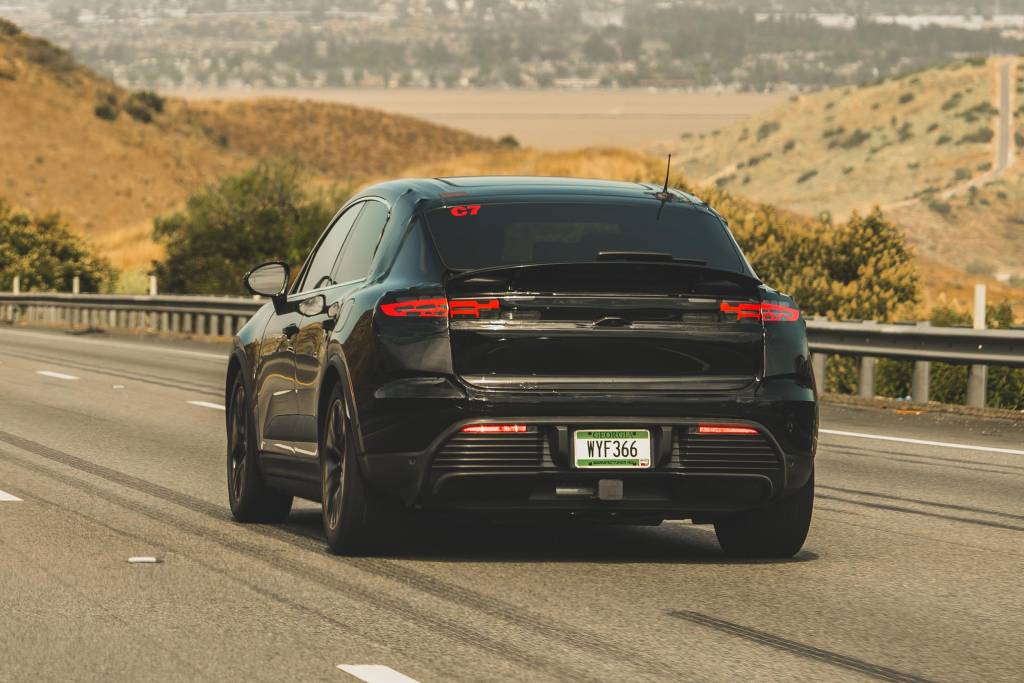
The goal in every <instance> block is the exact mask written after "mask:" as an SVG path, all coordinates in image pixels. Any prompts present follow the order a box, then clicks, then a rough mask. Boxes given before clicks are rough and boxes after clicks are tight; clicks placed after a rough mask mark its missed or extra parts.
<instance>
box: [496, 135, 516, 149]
mask: <svg viewBox="0 0 1024 683" xmlns="http://www.w3.org/2000/svg"><path fill="white" fill-rule="evenodd" d="M498 145H499V146H501V147H505V148H507V149H519V147H520V145H519V140H518V139H517V138H516V136H514V135H502V136H501V137H500V138H498Z"/></svg>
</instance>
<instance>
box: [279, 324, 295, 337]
mask: <svg viewBox="0 0 1024 683" xmlns="http://www.w3.org/2000/svg"><path fill="white" fill-rule="evenodd" d="M281 331H282V332H284V336H286V337H288V338H289V339H291V338H292V337H294V336H295V335H297V334H298V333H299V326H298V325H296V324H295V323H290V324H288V325H285V326H284V329H283V330H281Z"/></svg>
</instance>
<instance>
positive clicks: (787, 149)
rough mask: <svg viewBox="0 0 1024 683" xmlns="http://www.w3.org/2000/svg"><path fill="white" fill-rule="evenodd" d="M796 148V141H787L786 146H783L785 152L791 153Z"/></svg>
mask: <svg viewBox="0 0 1024 683" xmlns="http://www.w3.org/2000/svg"><path fill="white" fill-rule="evenodd" d="M794 147H796V140H786V144H784V145H783V146H782V151H783V152H791V151H793V148H794Z"/></svg>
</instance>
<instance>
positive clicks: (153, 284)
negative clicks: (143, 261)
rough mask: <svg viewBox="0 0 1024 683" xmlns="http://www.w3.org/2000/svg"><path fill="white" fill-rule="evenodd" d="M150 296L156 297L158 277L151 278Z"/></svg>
mask: <svg viewBox="0 0 1024 683" xmlns="http://www.w3.org/2000/svg"><path fill="white" fill-rule="evenodd" d="M149 295H150V296H156V275H150V276H149Z"/></svg>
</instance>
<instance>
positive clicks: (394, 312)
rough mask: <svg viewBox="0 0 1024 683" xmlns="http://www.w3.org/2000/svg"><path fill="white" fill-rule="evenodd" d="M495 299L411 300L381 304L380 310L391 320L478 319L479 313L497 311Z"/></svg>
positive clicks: (497, 304) (498, 305)
mask: <svg viewBox="0 0 1024 683" xmlns="http://www.w3.org/2000/svg"><path fill="white" fill-rule="evenodd" d="M499 308H500V304H499V303H498V300H497V299H486V300H481V301H478V300H476V299H452V300H451V301H449V300H448V299H444V298H434V299H413V300H411V301H395V302H392V303H389V304H381V306H380V310H381V312H382V313H383V314H384V315H387V316H391V317H392V318H447V317H452V318H457V317H461V318H479V317H480V312H481V311H497V310H498V309H499Z"/></svg>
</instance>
